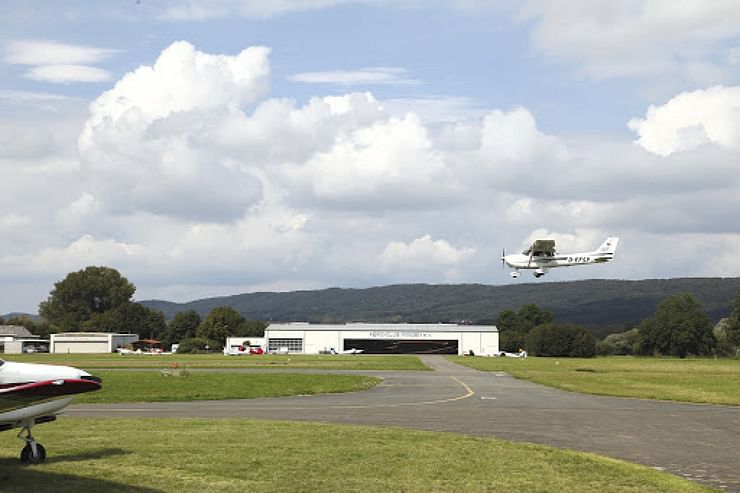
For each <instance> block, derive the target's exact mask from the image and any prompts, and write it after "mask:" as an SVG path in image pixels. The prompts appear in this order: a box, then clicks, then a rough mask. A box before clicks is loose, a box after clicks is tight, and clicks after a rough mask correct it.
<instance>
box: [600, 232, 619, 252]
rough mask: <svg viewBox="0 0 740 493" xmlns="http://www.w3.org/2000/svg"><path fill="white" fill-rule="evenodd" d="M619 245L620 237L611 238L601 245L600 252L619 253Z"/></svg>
mask: <svg viewBox="0 0 740 493" xmlns="http://www.w3.org/2000/svg"><path fill="white" fill-rule="evenodd" d="M618 244H619V237H617V236H610V237H609V238H607V239H606V240H605V241H604V243H602V244H601V246H600V247H599V249H598V250H596V251H597V252H599V253H612V254H613V253H614V252H616V251H617V245H618Z"/></svg>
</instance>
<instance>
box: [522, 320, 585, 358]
mask: <svg viewBox="0 0 740 493" xmlns="http://www.w3.org/2000/svg"><path fill="white" fill-rule="evenodd" d="M527 350H528V351H529V352H530V353H532V354H534V355H536V356H572V357H582V358H590V357H592V356H595V355H596V338H595V337H594V336H593V335H592V334H591V333H590V332H588V331H586V330H585V329H584V328H582V327H578V326H576V325H560V324H544V325H540V326H539V327H536V328H535V329H534V330H532V332H530V333H529V335H528V336H527Z"/></svg>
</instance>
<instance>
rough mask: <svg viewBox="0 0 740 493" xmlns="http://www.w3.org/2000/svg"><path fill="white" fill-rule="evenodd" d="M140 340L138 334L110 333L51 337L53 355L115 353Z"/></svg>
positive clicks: (70, 334) (79, 333)
mask: <svg viewBox="0 0 740 493" xmlns="http://www.w3.org/2000/svg"><path fill="white" fill-rule="evenodd" d="M138 340H139V335H138V334H113V333H109V332H60V333H59V334H52V335H51V343H50V347H49V351H50V352H52V353H65V354H66V353H70V354H71V353H115V352H116V349H118V348H119V347H124V346H125V345H126V344H132V343H134V342H136V341H138Z"/></svg>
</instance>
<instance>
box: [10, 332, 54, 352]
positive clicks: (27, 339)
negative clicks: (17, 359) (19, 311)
mask: <svg viewBox="0 0 740 493" xmlns="http://www.w3.org/2000/svg"><path fill="white" fill-rule="evenodd" d="M46 352H49V340H48V339H41V337H40V336H37V335H34V334H31V333H30V332H29V331H28V329H26V328H25V327H23V326H22V325H0V353H6V354H20V353H46Z"/></svg>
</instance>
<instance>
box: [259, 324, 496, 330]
mask: <svg viewBox="0 0 740 493" xmlns="http://www.w3.org/2000/svg"><path fill="white" fill-rule="evenodd" d="M266 330H305V331H327V330H332V331H334V330H336V331H339V330H341V331H346V332H350V331H369V330H403V331H420V332H498V328H497V327H496V326H495V325H460V324H387V323H377V324H374V323H348V324H310V323H307V322H291V323H286V324H270V325H269V326H268V327H267V329H266Z"/></svg>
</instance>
